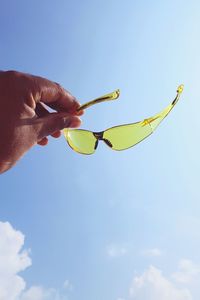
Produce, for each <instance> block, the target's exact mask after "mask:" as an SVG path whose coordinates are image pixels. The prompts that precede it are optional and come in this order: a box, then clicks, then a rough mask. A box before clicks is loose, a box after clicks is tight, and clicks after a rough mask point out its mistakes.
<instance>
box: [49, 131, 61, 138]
mask: <svg viewBox="0 0 200 300" xmlns="http://www.w3.org/2000/svg"><path fill="white" fill-rule="evenodd" d="M61 134H62V132H61V130H58V131H55V132H54V133H52V135H51V136H52V137H54V138H56V139H57V138H59V137H60V136H61Z"/></svg>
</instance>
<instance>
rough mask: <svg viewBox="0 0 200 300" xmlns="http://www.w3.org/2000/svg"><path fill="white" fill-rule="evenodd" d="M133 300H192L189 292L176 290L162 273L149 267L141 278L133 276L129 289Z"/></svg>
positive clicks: (181, 289) (183, 289)
mask: <svg viewBox="0 0 200 300" xmlns="http://www.w3.org/2000/svg"><path fill="white" fill-rule="evenodd" d="M130 298H131V299H134V300H192V295H191V293H190V291H189V290H188V289H186V288H178V287H177V286H176V285H175V284H174V283H173V282H172V281H170V280H168V279H167V278H166V277H164V276H163V275H162V272H161V271H160V270H159V269H157V268H155V267H153V266H150V267H149V268H148V269H147V270H146V271H145V272H144V273H143V274H142V275H141V276H135V277H134V279H133V282H132V285H131V287H130Z"/></svg>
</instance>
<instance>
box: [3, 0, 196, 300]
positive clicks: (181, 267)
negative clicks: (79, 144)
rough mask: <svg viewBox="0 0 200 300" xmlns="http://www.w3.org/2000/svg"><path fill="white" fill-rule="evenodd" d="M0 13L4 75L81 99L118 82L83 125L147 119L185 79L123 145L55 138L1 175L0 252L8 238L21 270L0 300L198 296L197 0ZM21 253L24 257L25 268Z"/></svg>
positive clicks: (7, 6)
mask: <svg viewBox="0 0 200 300" xmlns="http://www.w3.org/2000/svg"><path fill="white" fill-rule="evenodd" d="M0 7H1V9H0V36H1V43H0V57H1V60H0V64H1V65H0V68H1V69H2V70H8V69H16V70H19V71H22V72H28V73H32V74H36V75H40V76H44V77H47V78H49V79H51V80H54V81H57V82H59V83H60V84H62V85H63V86H64V87H65V88H66V89H68V90H69V91H71V93H72V94H74V95H75V96H76V97H77V98H78V99H79V101H80V102H81V103H84V102H85V101H87V100H90V99H92V98H95V97H98V96H101V95H103V94H104V93H108V92H111V91H113V90H115V89H116V88H120V90H121V96H120V98H119V100H118V101H116V102H113V103H104V104H101V105H98V106H95V107H92V108H90V109H88V110H87V111H86V113H85V115H84V117H83V124H82V128H85V129H91V130H93V131H100V130H103V129H106V128H108V127H110V126H114V125H118V124H123V123H130V122H134V121H138V120H141V119H143V118H145V117H149V116H151V115H153V114H154V113H157V112H159V111H160V110H161V109H162V108H164V107H165V106H166V105H168V104H169V103H170V101H171V100H173V98H174V96H175V94H176V88H177V86H178V85H179V84H180V83H184V85H185V90H184V93H183V95H182V97H181V100H180V101H179V103H178V104H177V105H176V107H175V109H174V110H173V112H172V113H171V114H170V115H169V116H168V118H167V119H166V120H165V121H164V122H163V123H162V124H161V126H160V127H159V128H158V130H157V131H156V132H155V133H154V134H153V135H152V136H151V137H150V138H149V139H147V140H145V141H144V142H143V143H141V144H139V145H137V146H136V147H134V148H131V149H129V150H127V151H123V152H115V151H112V150H110V149H109V148H108V147H106V146H105V145H104V144H101V143H100V145H99V147H98V150H97V151H96V153H95V154H94V155H92V156H82V155H79V154H77V153H75V152H73V151H72V150H71V149H70V148H69V147H68V145H67V144H66V142H65V140H64V138H63V137H61V138H60V139H59V140H53V139H50V142H49V145H48V146H47V147H44V148H42V147H41V148H40V147H39V146H36V147H35V148H33V149H32V150H31V151H30V152H29V153H27V154H26V156H25V157H24V158H23V159H22V160H21V161H20V162H19V163H18V165H17V166H16V167H15V168H13V169H12V170H11V171H9V172H7V173H5V174H3V175H1V177H0V189H1V196H0V221H1V223H0V227H2V234H1V236H0V244H1V239H2V243H5V249H7V248H6V247H8V246H9V247H10V248H9V249H10V252H9V253H12V251H13V250H12V249H13V248H12V245H15V242H16V241H18V248H17V249H18V251H14V252H13V253H14V254H13V255H14V256H15V257H16V259H17V261H20V262H21V264H22V265H21V267H19V268H18V269H17V270H16V269H12V268H11V269H12V272H10V273H9V274H11V275H12V276H13V277H12V278H15V279H16V276H17V275H18V276H20V277H21V278H23V280H24V282H26V287H25V285H24V287H21V289H20V287H19V286H18V290H17V291H18V292H16V294H15V295H13V296H7V298H6V300H18V299H20V300H46V299H47V300H49V299H50V300H60V299H61V300H65V299H69V300H79V299H83V300H92V299H95V300H102V299H104V300H129V299H134V300H147V299H148V300H158V299H159V300H167V298H165V295H166V294H167V293H168V295H170V296H169V297H168V299H171V300H196V299H199V297H200V289H199V287H198V285H197V282H198V280H199V279H200V255H199V247H200V233H199V232H200V231H199V227H200V204H199V198H200V192H199V169H200V162H199V150H200V143H199V134H198V129H200V125H199V108H200V104H199V80H200V78H199V77H200V76H199V74H200V73H199V70H200V61H199V53H200V42H199V36H200V3H199V1H194V0H191V1H190V2H188V1H177V0H175V1H172V0H168V1H155V0H154V1H149V2H147V1H144V0H142V1H131V0H125V1H114V0H109V1H105V0H102V1H89V0H85V1H80V0H79V1H78V0H75V1H64V0H59V1H51V0H49V1H47V0H43V1H39V0H35V1H25V0H18V1H13V0H7V1H1V0H0ZM6 222H8V223H6ZM16 230H18V231H16ZM11 233H12V234H11ZM7 236H10V237H12V238H13V242H12V238H11V240H10V239H7V238H6V237H7ZM24 236H25V240H24V238H23V237H24ZM3 237H5V239H4V238H3ZM8 240H9V241H10V242H8ZM20 249H30V250H29V251H28V252H24V253H25V254H24V255H25V256H26V259H27V261H26V263H25V265H24V264H23V259H22V257H21V256H20ZM5 252H6V250H5ZM13 255H11V256H12V257H13ZM0 257H1V255H0ZM2 257H3V256H2ZM7 259H8V262H9V263H8V265H9V266H10V262H11V261H12V260H11V257H10V256H8V257H7ZM30 259H31V261H32V264H31V262H30ZM1 261H3V260H1V258H0V270H1ZM28 266H29V267H28ZM150 266H151V267H150ZM22 270H23V272H20V271H22ZM0 273H1V272H0ZM11 275H9V276H11ZM6 278H7V277H6ZM156 282H157V283H160V284H157V285H156ZM64 283H65V284H64ZM16 285H17V283H16ZM5 286H7V285H6V283H5ZM5 286H2V287H1V288H4V289H6V288H5ZM7 292H8V289H7ZM147 296H148V297H147ZM2 297H3V296H2ZM9 297H10V298H9ZM17 297H18V298H17ZM145 297H146V298H145ZM156 297H158V298H156ZM0 299H3V300H4V298H1V295H0Z"/></svg>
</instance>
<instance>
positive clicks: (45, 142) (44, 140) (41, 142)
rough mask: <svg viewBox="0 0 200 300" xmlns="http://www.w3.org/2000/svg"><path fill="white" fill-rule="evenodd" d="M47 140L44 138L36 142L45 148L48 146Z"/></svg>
mask: <svg viewBox="0 0 200 300" xmlns="http://www.w3.org/2000/svg"><path fill="white" fill-rule="evenodd" d="M48 141H49V140H48V138H47V137H44V138H43V139H41V140H40V141H38V142H37V144H38V145H40V146H46V145H47V144H48Z"/></svg>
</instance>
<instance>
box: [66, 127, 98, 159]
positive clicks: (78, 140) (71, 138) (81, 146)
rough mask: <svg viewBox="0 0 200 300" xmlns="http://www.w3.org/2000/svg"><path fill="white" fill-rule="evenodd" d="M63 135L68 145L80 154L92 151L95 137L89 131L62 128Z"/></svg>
mask: <svg viewBox="0 0 200 300" xmlns="http://www.w3.org/2000/svg"><path fill="white" fill-rule="evenodd" d="M64 136H65V138H66V140H67V142H68V144H69V146H70V147H71V148H72V149H74V150H75V151H76V152H79V153H82V154H92V153H94V151H95V143H96V138H95V137H94V135H93V133H92V132H91V131H87V130H81V129H71V130H70V129H64Z"/></svg>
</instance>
